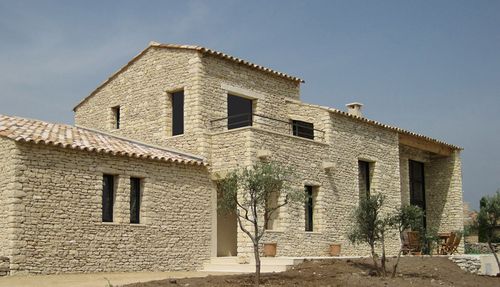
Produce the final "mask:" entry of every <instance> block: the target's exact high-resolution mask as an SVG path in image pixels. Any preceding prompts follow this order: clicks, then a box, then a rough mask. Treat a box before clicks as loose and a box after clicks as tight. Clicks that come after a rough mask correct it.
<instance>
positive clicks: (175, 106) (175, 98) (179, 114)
mask: <svg viewBox="0 0 500 287" xmlns="http://www.w3.org/2000/svg"><path fill="white" fill-rule="evenodd" d="M183 133H184V91H180V92H175V93H173V94H172V135H173V136H175V135H181V134H183Z"/></svg>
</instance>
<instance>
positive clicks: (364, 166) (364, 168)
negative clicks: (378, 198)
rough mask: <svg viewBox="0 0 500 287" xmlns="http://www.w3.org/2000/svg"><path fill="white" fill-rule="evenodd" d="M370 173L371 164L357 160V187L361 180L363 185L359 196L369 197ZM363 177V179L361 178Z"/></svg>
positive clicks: (370, 187)
mask: <svg viewBox="0 0 500 287" xmlns="http://www.w3.org/2000/svg"><path fill="white" fill-rule="evenodd" d="M372 171H373V162H370V161H366V160H358V185H359V187H361V180H363V183H364V190H361V188H360V189H359V195H360V196H366V197H369V196H370V194H371V189H372V180H373V176H372ZM361 177H363V179H362V178H361Z"/></svg>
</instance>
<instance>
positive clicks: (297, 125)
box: [292, 120, 314, 140]
mask: <svg viewBox="0 0 500 287" xmlns="http://www.w3.org/2000/svg"><path fill="white" fill-rule="evenodd" d="M292 133H293V135H294V136H298V137H302V138H307V139H312V140H313V139H314V125H313V124H312V123H308V122H303V121H296V120H292Z"/></svg>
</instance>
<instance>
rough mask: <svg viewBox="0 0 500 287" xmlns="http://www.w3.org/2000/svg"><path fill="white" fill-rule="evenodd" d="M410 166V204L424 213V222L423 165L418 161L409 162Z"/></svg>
mask: <svg viewBox="0 0 500 287" xmlns="http://www.w3.org/2000/svg"><path fill="white" fill-rule="evenodd" d="M409 164H410V170H409V172H410V204H411V205H416V206H418V207H420V208H422V210H423V211H424V222H423V224H424V227H425V225H426V222H425V178H424V164H423V163H421V162H418V161H413V160H410V161H409Z"/></svg>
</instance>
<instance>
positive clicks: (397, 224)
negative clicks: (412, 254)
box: [389, 205, 424, 278]
mask: <svg viewBox="0 0 500 287" xmlns="http://www.w3.org/2000/svg"><path fill="white" fill-rule="evenodd" d="M423 218H424V212H423V211H422V209H421V208H420V207H418V206H415V205H405V206H403V207H401V208H398V209H397V210H396V212H395V213H394V214H393V215H392V216H391V217H390V219H389V225H390V226H391V227H393V228H395V229H397V231H398V232H399V238H400V240H401V246H400V248H399V252H398V257H397V259H396V263H395V264H394V266H393V268H392V278H394V277H395V276H396V271H397V268H398V264H399V259H400V258H401V254H402V253H403V250H404V238H403V234H404V232H405V231H406V230H408V229H411V230H414V231H419V232H423V224H422V223H423Z"/></svg>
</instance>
